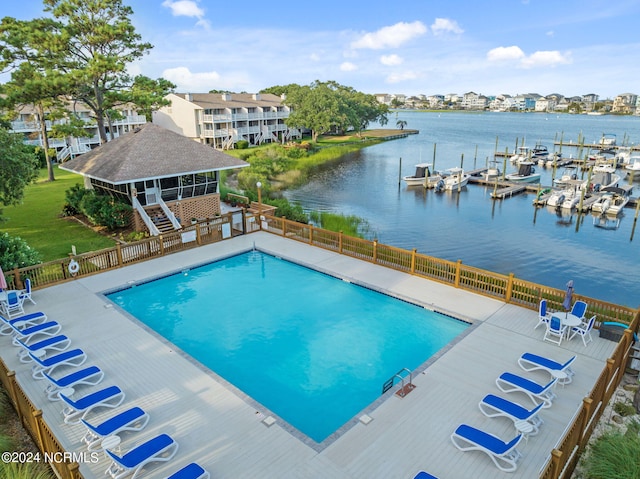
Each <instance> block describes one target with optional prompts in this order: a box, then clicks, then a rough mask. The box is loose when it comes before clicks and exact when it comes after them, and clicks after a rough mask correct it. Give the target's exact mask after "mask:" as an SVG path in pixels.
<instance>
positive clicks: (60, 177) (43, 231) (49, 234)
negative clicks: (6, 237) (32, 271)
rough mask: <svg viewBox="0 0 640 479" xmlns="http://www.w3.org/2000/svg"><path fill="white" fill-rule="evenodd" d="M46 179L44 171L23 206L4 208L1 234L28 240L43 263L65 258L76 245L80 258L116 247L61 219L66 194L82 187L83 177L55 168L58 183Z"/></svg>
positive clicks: (26, 192)
mask: <svg viewBox="0 0 640 479" xmlns="http://www.w3.org/2000/svg"><path fill="white" fill-rule="evenodd" d="M46 178H47V172H46V169H45V170H42V171H41V172H40V178H39V180H38V181H37V182H36V183H34V184H32V185H29V186H28V187H27V189H26V190H25V195H24V201H23V202H22V204H21V205H18V206H7V207H5V208H3V210H4V213H3V217H4V218H5V219H6V220H7V221H5V222H1V223H0V230H2V231H6V232H8V233H9V234H10V235H11V236H19V237H20V238H22V239H23V240H25V241H26V242H27V243H28V244H29V246H31V247H32V248H33V249H35V250H36V251H38V252H39V253H40V255H41V257H42V260H43V261H51V260H54V259H59V258H65V257H66V256H67V255H68V254H69V253H71V245H75V247H76V251H77V253H78V254H79V253H86V252H88V251H95V250H99V249H103V248H109V247H111V246H113V245H114V244H115V242H114V241H113V240H111V239H109V238H106V237H104V236H102V235H100V234H98V233H96V232H94V231H93V230H92V229H90V228H87V227H85V226H83V225H81V224H80V223H78V222H77V221H74V220H72V219H68V218H62V217H61V216H60V213H61V211H62V205H63V204H64V201H65V199H64V193H65V191H66V190H67V189H69V188H70V187H71V186H73V185H74V184H76V183H82V178H81V177H80V176H78V175H74V174H72V173H69V172H66V171H62V170H59V169H58V168H57V167H56V168H55V178H56V181H53V182H48V181H44V180H45V179H46Z"/></svg>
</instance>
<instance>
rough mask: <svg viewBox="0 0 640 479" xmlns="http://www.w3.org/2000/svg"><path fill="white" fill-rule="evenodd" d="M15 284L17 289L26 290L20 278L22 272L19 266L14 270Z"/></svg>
mask: <svg viewBox="0 0 640 479" xmlns="http://www.w3.org/2000/svg"><path fill="white" fill-rule="evenodd" d="M13 282H14V284H15V289H24V285H23V284H22V279H21V278H20V270H19V269H18V267H17V266H15V267H14V268H13Z"/></svg>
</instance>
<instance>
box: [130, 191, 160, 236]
mask: <svg viewBox="0 0 640 479" xmlns="http://www.w3.org/2000/svg"><path fill="white" fill-rule="evenodd" d="M131 203H132V204H133V207H134V208H135V209H136V211H137V212H138V213H139V214H140V218H142V221H143V222H144V224H145V226H146V227H147V228H148V229H149V233H151V235H152V236H158V235H159V234H160V230H159V229H158V227H157V226H156V225H155V224H154V223H153V221H151V218H149V215H148V214H147V212H146V211H145V210H144V208H143V207H142V205H141V204H140V202H139V201H138V198H136V197H135V196H134V197H133V198H131Z"/></svg>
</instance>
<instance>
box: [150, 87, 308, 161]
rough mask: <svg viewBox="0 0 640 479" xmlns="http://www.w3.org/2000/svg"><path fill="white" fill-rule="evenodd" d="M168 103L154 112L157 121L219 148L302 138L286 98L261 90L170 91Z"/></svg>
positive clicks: (161, 124) (154, 120)
mask: <svg viewBox="0 0 640 479" xmlns="http://www.w3.org/2000/svg"><path fill="white" fill-rule="evenodd" d="M165 98H166V99H167V100H169V102H170V104H169V105H168V106H165V107H162V108H160V110H158V111H155V112H153V123H155V124H157V125H160V126H162V127H164V128H167V129H169V130H172V131H175V132H176V133H180V134H182V135H184V136H186V137H187V138H191V139H193V140H195V141H198V142H200V143H203V144H207V145H211V146H213V147H214V148H216V149H218V150H228V149H232V148H234V146H235V144H236V143H237V142H238V141H240V140H246V141H248V142H249V144H250V145H254V146H255V145H260V144H262V143H265V142H282V143H284V142H286V141H289V140H292V139H295V138H301V137H302V134H301V132H300V131H299V130H297V129H295V128H289V127H288V126H287V125H286V124H285V120H286V119H287V118H288V117H289V113H290V109H289V107H288V106H287V105H285V104H284V103H283V98H281V97H279V96H277V95H272V94H260V93H253V94H249V93H222V94H220V93H170V94H169V95H167V96H166V97H165Z"/></svg>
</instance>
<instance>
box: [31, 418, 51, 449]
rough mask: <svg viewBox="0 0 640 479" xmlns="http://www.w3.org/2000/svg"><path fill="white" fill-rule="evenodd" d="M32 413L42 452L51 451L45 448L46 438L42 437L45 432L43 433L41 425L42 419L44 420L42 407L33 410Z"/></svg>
mask: <svg viewBox="0 0 640 479" xmlns="http://www.w3.org/2000/svg"><path fill="white" fill-rule="evenodd" d="M31 414H33V420H34V422H35V424H36V435H37V436H38V437H37V440H38V444H37V446H38V448H39V449H40V450H41V451H42V452H51V451H47V450H45V448H44V440H43V438H42V436H43V434H42V427H41V425H40V424H41V421H42V409H37V410H35V411H32V412H31Z"/></svg>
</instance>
